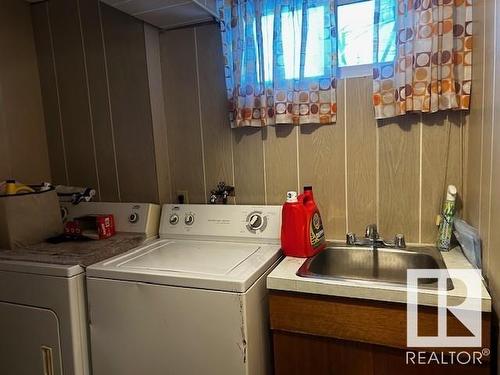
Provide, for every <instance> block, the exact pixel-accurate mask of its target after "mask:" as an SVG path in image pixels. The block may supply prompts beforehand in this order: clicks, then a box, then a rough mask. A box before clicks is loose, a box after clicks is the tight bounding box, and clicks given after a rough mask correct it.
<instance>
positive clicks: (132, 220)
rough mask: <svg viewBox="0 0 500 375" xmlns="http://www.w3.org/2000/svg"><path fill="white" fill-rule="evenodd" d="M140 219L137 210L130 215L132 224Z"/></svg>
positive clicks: (129, 219) (129, 220)
mask: <svg viewBox="0 0 500 375" xmlns="http://www.w3.org/2000/svg"><path fill="white" fill-rule="evenodd" d="M138 221H139V214H138V213H137V212H133V213H131V214H130V215H129V216H128V222H129V223H131V224H135V223H137V222H138Z"/></svg>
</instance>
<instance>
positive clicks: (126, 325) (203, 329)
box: [87, 205, 281, 375]
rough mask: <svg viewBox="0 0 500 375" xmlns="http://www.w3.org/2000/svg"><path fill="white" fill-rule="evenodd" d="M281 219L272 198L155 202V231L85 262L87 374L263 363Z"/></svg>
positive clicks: (255, 368)
mask: <svg viewBox="0 0 500 375" xmlns="http://www.w3.org/2000/svg"><path fill="white" fill-rule="evenodd" d="M280 227H281V207H280V206H234V205H165V206H163V208H162V219H161V223H160V239H158V240H156V241H153V242H152V243H149V244H147V245H145V246H141V247H140V248H137V249H134V250H131V251H129V252H127V253H125V254H122V255H119V256H116V257H114V258H112V259H109V260H106V261H103V262H100V263H98V264H95V265H93V266H91V267H89V268H88V270H87V289H88V298H89V314H90V316H89V318H90V334H91V347H92V369H93V374H94V375H110V374H119V375H129V374H130V375H132V374H133V375H136V374H148V375H159V374H161V375H166V374H172V375H196V374H206V375H264V374H268V373H270V368H271V361H270V352H271V350H270V347H269V346H270V344H269V329H268V304H267V289H266V276H267V274H268V273H269V272H270V271H271V269H272V268H273V267H274V266H275V264H276V263H277V262H278V261H279V259H280V246H279V234H280Z"/></svg>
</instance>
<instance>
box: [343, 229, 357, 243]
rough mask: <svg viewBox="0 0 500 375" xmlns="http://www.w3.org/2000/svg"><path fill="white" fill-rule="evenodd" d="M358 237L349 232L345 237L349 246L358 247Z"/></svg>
mask: <svg viewBox="0 0 500 375" xmlns="http://www.w3.org/2000/svg"><path fill="white" fill-rule="evenodd" d="M356 241H357V239H356V235H355V234H354V233H353V232H349V233H347V234H346V235H345V243H346V244H347V245H351V246H352V245H356Z"/></svg>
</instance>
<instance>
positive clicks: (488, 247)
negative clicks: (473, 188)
mask: <svg viewBox="0 0 500 375" xmlns="http://www.w3.org/2000/svg"><path fill="white" fill-rule="evenodd" d="M497 6H498V3H497V2H496V1H495V6H494V13H493V14H494V15H496V14H497ZM493 19H494V21H493V22H494V23H493V24H494V28H493V30H495V31H494V34H493V50H496V48H497V42H498V40H497V32H496V30H497V27H498V26H499V25H498V22H497V18H496V17H495V16H494V17H493ZM496 65H497V56H496V54H495V53H493V85H492V88H493V89H492V95H493V98H492V103H495V97H496V95H495V94H496V83H497V79H496V73H497V66H496ZM495 117H496V116H495V109H494V108H493V107H492V108H491V149H490V181H489V183H490V186H489V197H488V199H489V202H488V204H489V207H488V243H487V248H486V253H487V254H488V263H489V259H490V247H491V246H490V245H491V206H492V204H491V201H492V199H491V193H492V185H493V149H494V145H495V143H494V139H495ZM487 268H489V264H488V265H487Z"/></svg>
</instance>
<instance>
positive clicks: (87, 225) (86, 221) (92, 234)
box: [64, 215, 116, 240]
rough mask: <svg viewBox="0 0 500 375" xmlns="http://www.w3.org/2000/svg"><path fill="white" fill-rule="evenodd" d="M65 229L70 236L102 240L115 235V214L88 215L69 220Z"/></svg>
mask: <svg viewBox="0 0 500 375" xmlns="http://www.w3.org/2000/svg"><path fill="white" fill-rule="evenodd" d="M64 231H65V233H66V234H67V235H69V236H76V237H88V238H92V239H95V240H102V239H105V238H109V237H112V236H114V235H115V233H116V231H115V219H114V217H113V215H86V216H82V217H78V218H75V219H74V220H73V221H68V222H67V223H66V224H65V226H64Z"/></svg>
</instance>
